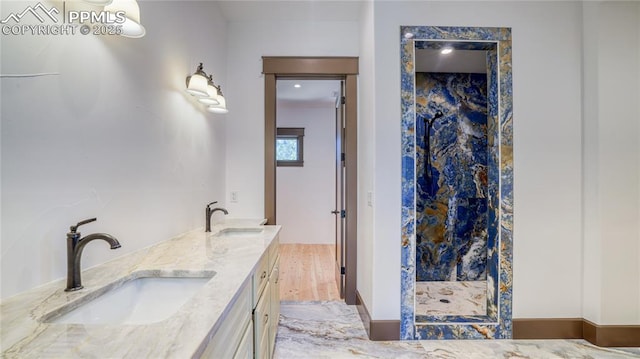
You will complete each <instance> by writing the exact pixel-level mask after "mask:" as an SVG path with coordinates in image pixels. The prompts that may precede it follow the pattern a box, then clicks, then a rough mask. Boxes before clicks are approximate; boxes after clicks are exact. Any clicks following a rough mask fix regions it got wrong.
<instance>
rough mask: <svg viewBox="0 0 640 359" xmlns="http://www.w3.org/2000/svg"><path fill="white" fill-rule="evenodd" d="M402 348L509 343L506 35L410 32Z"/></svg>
mask: <svg viewBox="0 0 640 359" xmlns="http://www.w3.org/2000/svg"><path fill="white" fill-rule="evenodd" d="M401 61H402V66H401V75H402V78H401V81H402V98H401V101H402V147H403V148H402V149H403V152H402V153H403V158H402V191H403V193H402V194H403V197H402V201H403V202H402V252H401V253H402V271H401V273H402V274H401V275H402V278H401V283H402V305H401V333H400V334H401V339H404V340H412V339H482V338H485V339H492V338H495V339H498V338H510V337H511V332H512V330H511V293H512V291H511V278H512V271H511V263H512V202H513V200H512V198H513V195H512V187H513V186H512V178H513V172H512V168H513V163H512V131H511V128H512V111H511V106H512V105H511V103H512V99H511V32H510V29H508V28H457V27H415V26H406V27H402V28H401Z"/></svg>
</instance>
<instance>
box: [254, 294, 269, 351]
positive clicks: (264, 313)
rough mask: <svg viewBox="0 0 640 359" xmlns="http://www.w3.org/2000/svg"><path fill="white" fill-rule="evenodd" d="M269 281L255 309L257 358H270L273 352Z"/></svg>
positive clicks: (255, 347)
mask: <svg viewBox="0 0 640 359" xmlns="http://www.w3.org/2000/svg"><path fill="white" fill-rule="evenodd" d="M270 290H271V288H270V286H269V283H267V285H266V286H265V288H264V291H263V292H262V296H260V299H259V300H258V305H256V308H255V309H254V310H253V331H254V339H255V341H254V349H255V358H256V359H263V358H264V359H269V358H271V355H270V354H271V352H270V351H269V323H270V321H271V318H270V314H271V313H270V306H269V302H270V301H271V293H270Z"/></svg>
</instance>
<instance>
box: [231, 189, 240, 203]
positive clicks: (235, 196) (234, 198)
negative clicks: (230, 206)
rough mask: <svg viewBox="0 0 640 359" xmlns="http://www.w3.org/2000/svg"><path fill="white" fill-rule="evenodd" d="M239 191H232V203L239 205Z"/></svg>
mask: <svg viewBox="0 0 640 359" xmlns="http://www.w3.org/2000/svg"><path fill="white" fill-rule="evenodd" d="M238 197H239V193H238V191H231V203H238Z"/></svg>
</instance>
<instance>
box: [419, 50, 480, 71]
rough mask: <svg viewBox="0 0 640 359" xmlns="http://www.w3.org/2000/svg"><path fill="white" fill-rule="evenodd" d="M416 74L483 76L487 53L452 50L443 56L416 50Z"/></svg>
mask: <svg viewBox="0 0 640 359" xmlns="http://www.w3.org/2000/svg"><path fill="white" fill-rule="evenodd" d="M416 72H450V73H474V74H483V73H486V72H487V52H486V51H482V50H453V52H452V53H450V54H446V55H443V54H441V53H440V50H433V49H416Z"/></svg>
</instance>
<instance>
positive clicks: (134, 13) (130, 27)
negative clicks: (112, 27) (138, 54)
mask: <svg viewBox="0 0 640 359" xmlns="http://www.w3.org/2000/svg"><path fill="white" fill-rule="evenodd" d="M104 11H106V12H109V15H110V16H109V17H110V18H111V19H115V14H116V13H117V12H118V11H121V12H124V13H125V21H124V22H123V23H119V24H118V25H121V26H122V33H121V34H120V35H122V36H125V37H132V38H140V37H143V36H144V34H145V33H146V30H145V28H144V26H142V24H141V23H140V6H139V5H138V2H137V1H136V0H112V1H111V3H110V4H108V5H106V6H105V7H104Z"/></svg>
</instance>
